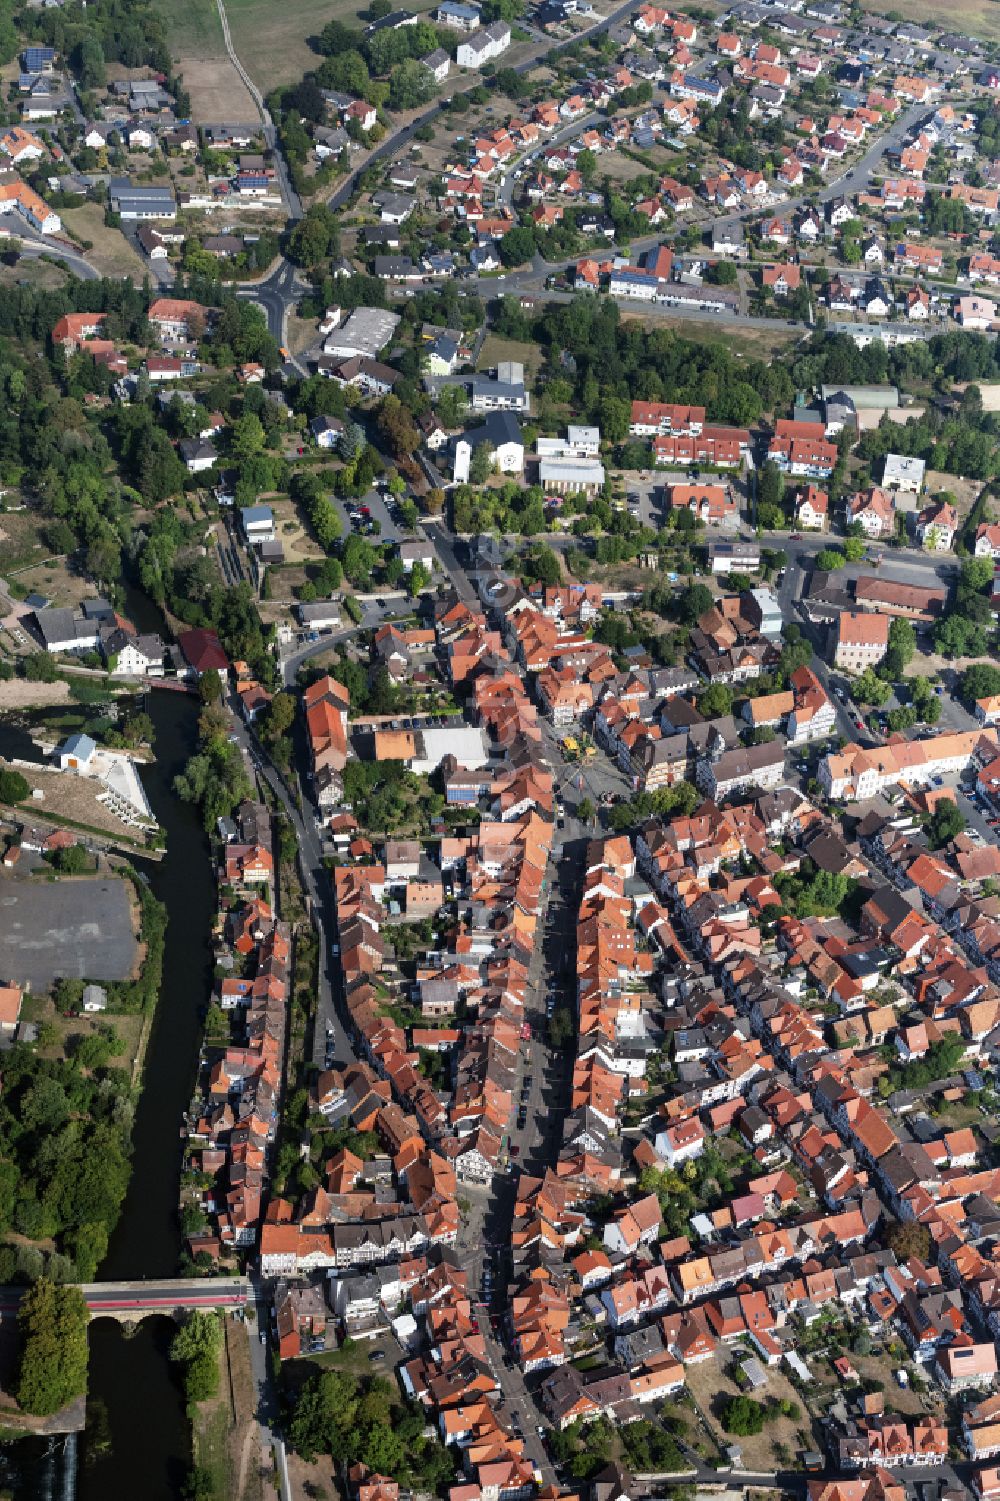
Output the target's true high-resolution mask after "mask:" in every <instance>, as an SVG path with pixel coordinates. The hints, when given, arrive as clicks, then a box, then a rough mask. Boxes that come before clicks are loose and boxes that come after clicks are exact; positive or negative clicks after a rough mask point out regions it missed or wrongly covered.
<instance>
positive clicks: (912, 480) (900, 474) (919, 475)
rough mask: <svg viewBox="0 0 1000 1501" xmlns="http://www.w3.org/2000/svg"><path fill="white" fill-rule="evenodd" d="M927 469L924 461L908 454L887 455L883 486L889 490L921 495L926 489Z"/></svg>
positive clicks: (883, 470) (883, 471) (884, 465)
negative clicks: (925, 473) (925, 477)
mask: <svg viewBox="0 0 1000 1501" xmlns="http://www.w3.org/2000/svg"><path fill="white" fill-rule="evenodd" d="M926 468H927V465H926V464H925V463H924V461H923V459H915V458H911V457H910V456H909V455H907V454H901V453H887V454H886V456H885V461H884V464H883V468H882V484H883V485H884V487H885V488H886V489H887V490H897V491H899V492H901V493H902V494H909V495H919V494H920V492H921V490H922V489H923V488H924V472H925V470H926Z"/></svg>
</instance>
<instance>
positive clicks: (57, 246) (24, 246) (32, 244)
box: [16, 229, 100, 281]
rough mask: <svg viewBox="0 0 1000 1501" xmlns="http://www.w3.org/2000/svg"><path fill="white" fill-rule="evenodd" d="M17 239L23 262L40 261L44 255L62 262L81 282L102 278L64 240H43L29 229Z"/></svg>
mask: <svg viewBox="0 0 1000 1501" xmlns="http://www.w3.org/2000/svg"><path fill="white" fill-rule="evenodd" d="M16 238H17V239H18V240H20V242H21V249H20V252H19V258H20V259H22V260H31V261H34V260H39V259H40V258H41V257H42V256H43V255H44V256H48V257H49V258H50V259H52V260H54V261H61V262H62V264H63V265H64V266H66V267H67V269H68V270H70V271H72V272H73V274H74V276H78V277H79V278H80V280H81V281H97V280H98V279H99V278H100V272H99V271H95V270H94V268H93V266H92V265H91V264H90V262H89V261H85V260H84V258H83V256H82V255H78V254H77V252H76V251H75V250H74V249H73V248H72V247H71V246H70V245H68V244H66V243H65V241H63V240H53V239H42V238H41V237H40V236H36V235H34V234H33V233H32V232H31V231H30V230H27V229H25V230H19V231H18V234H17V235H16Z"/></svg>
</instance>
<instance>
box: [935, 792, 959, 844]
mask: <svg viewBox="0 0 1000 1501" xmlns="http://www.w3.org/2000/svg"><path fill="white" fill-rule="evenodd" d="M964 828H965V819H964V817H963V816H962V813H961V810H960V809H959V807H958V804H957V803H953V802H952V801H951V799H950V798H942V799H941V801H940V802H939V803H937V804H936V805H935V808H934V812H933V813H932V814H931V816H930V818H929V819H928V820H927V840H928V843H929V844H930V847H931V849H935V850H938V849H941V847H942V846H943V845H945V844H950V843H951V841H952V840H953V839H954V838H955V837H956V835H958V834H961V832H962V830H963V829H964Z"/></svg>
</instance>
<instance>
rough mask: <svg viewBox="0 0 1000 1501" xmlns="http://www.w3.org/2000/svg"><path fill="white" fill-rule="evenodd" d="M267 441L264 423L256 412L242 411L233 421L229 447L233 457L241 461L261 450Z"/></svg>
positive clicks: (250, 457)
mask: <svg viewBox="0 0 1000 1501" xmlns="http://www.w3.org/2000/svg"><path fill="white" fill-rule="evenodd" d="M266 441H267V434H266V433H265V431H264V424H263V423H262V422H261V420H260V418H259V417H258V416H257V413H256V412H244V413H243V416H242V417H238V418H237V419H236V421H235V422H234V423H233V434H232V441H231V443H230V447H231V450H232V454H233V457H234V458H235V459H237V460H239V461H240V462H241V463H242V462H244V461H245V460H247V459H252V458H253V457H254V456H255V454H258V453H260V452H261V450H262V449H263V447H264V444H265V442H266Z"/></svg>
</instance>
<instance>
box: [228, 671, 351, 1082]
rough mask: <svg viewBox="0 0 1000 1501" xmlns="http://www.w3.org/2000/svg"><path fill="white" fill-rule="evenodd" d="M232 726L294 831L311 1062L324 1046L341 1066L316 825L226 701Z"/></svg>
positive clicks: (344, 1043) (342, 1048) (346, 1044)
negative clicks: (305, 904) (307, 957)
mask: <svg viewBox="0 0 1000 1501" xmlns="http://www.w3.org/2000/svg"><path fill="white" fill-rule="evenodd" d="M230 708H231V709H232V711H233V716H234V720H235V723H234V726H233V731H232V733H233V734H234V735H235V736H236V743H237V744H238V745H239V747H240V749H241V750H242V751H243V752H244V754H245V755H246V756H247V757H248V759H249V761H250V763H251V765H252V766H253V768H254V770H255V771H256V773H257V775H258V776H259V777H260V778H261V779H262V780H263V781H265V782H266V783H267V785H268V786H269V787H270V789H271V791H272V792H273V793H274V795H275V797H276V798H277V799H278V802H279V803H280V804H281V809H282V811H283V813H284V815H285V817H286V818H287V819H288V820H289V822H290V823H291V825H292V827H293V829H294V830H295V838H296V842H297V844H298V848H299V864H300V868H301V871H302V878H303V881H304V884H305V889H306V895H307V897H308V899H309V902H310V905H311V910H312V912H313V915H314V919H315V927H316V932H317V934H318V935H319V976H318V981H317V987H316V1025H315V1031H314V1034H313V1047H312V1058H313V1061H318V1062H319V1063H320V1065H321V1066H322V1063H323V1059H324V1056H325V1054H326V1052H327V1048H328V1046H329V1047H330V1048H331V1051H332V1060H331V1061H332V1062H333V1063H336V1064H338V1065H339V1066H341V1067H345V1066H346V1065H347V1064H348V1063H351V1062H353V1061H354V1049H353V1047H352V1045H351V1039H350V1036H349V1034H348V1032H347V1028H346V1027H345V1025H344V1023H343V1021H342V1019H341V1017H340V1014H339V1012H338V1011H337V1008H336V1006H335V1004H334V982H335V980H336V983H337V984H338V985H339V983H340V966H339V964H338V963H337V962H336V961H335V960H334V958H333V954H332V952H331V947H330V944H331V937H330V935H331V934H334V933H335V932H336V931H337V925H336V915H335V911H334V901H333V887H332V883H331V881H330V878H329V876H328V875H327V873H326V870H325V869H324V867H323V863H322V855H323V849H322V841H321V839H320V834H319V830H318V829H317V826H316V820H315V818H314V816H313V813H312V810H311V808H310V806H309V804H308V803H307V802H306V801H305V799H303V805H302V811H301V812H300V810H299V808H298V807H297V806H296V804H295V803H294V802H293V801H292V799H291V797H290V796H289V792H288V788H287V786H286V785H285V781H284V778H283V777H282V776H280V775H279V773H278V772H277V771H276V770H275V768H274V766H273V765H272V764H271V762H270V760H269V759H268V758H267V757H266V755H265V753H264V750H263V747H262V746H261V744H260V742H259V740H258V739H257V736H256V735H255V734H254V733H253V731H252V730H251V729H249V728H248V727H247V726H246V724H245V723H244V722H243V719H242V716H241V715H240V713H239V704H238V703H237V702H236V701H235V698H233V699H231V700H230Z"/></svg>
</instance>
